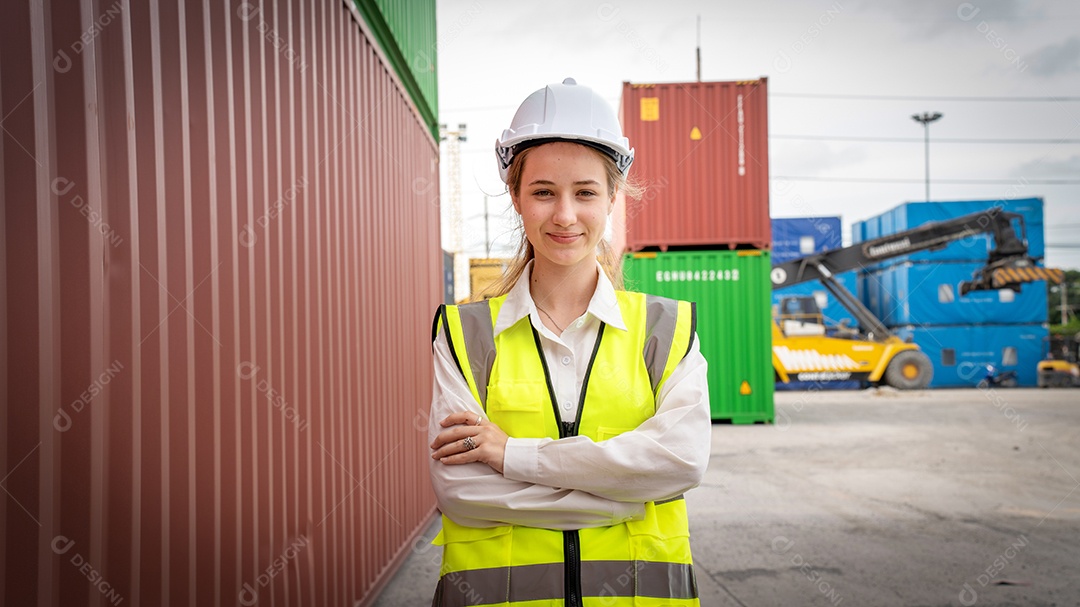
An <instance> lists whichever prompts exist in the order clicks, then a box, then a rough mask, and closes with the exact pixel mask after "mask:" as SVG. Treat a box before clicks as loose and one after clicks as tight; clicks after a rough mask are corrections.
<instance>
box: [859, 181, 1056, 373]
mask: <svg viewBox="0 0 1080 607" xmlns="http://www.w3.org/2000/svg"><path fill="white" fill-rule="evenodd" d="M994 207H999V208H1002V209H1003V210H1005V211H1007V212H1012V213H1018V214H1020V215H1021V216H1023V218H1024V224H1025V227H1026V235H1027V242H1028V255H1029V256H1031V257H1033V258H1036V259H1038V258H1041V257H1042V256H1043V254H1044V252H1045V245H1044V239H1043V202H1042V200H1041V199H1039V198H1027V199H1021V200H1003V201H993V200H986V201H954V202H923V203H906V204H903V205H900V206H898V207H896V208H894V209H892V210H890V211H887V212H885V213H883V214H881V215H878V216H876V217H872V218H870V219H868V220H866V221H862V222H858V223H856V224H854V226H853V227H852V239H853V240H854V241H855V242H862V241H865V240H870V239H873V238H879V237H882V236H888V235H891V234H895V233H897V232H902V231H905V230H910V229H912V228H915V227H918V226H920V225H924V224H926V223H929V222H933V221H943V220H946V219H953V218H956V217H961V216H964V215H968V214H971V213H976V212H979V211H985V210H987V209H990V208H994ZM992 247H993V238H992V236H991V235H989V234H981V235H977V236H972V237H967V238H962V239H959V240H957V241H954V242H952V243H950V244H949V245H947V246H946V247H944V248H942V249H941V250H938V251H921V252H918V253H914V254H911V255H905V256H902V257H897V258H895V259H890V260H887V261H885V262H883V263H880V264H877V265H875V266H872V267H870V268H868V270H867V271H866V272H863V273H862V275H861V276H860V278H859V282H860V297H861V298H862V300H863V303H864V304H866V306H867V308H869V309H870V311H871V312H873V313H874V314H875V315H876V316H877V317H878V318H880V319H881V320H882V322H884V323H885V325H886V326H888V327H889V328H890V329H892V330H893V332H894V333H896V334H897V335H899V336H900V337H902V338H905V339H909V340H911V341H913V342H914V343H916V344H918V345H919V347H920V348H921V349H922V350H923V352H925V353H926V354H927V356H929V357H930V360H931V362H932V363H933V364H934V379H933V380H932V381H931V383H930V387H937V388H940V387H963V386H973V385H975V384H976V383H978V381H979V380H980V379H982V378H983V376H984V375H985V374H986V366H987V365H993V366H994V367H995V368H996V369H997V370H998V371H1015V372H1016V373H1017V376H1018V380H1019V382H1020V385H1022V386H1034V385H1035V384H1036V373H1035V367H1036V364H1037V363H1038V361H1039V360H1040V359H1041V358H1042V354H1043V350H1044V344H1045V342H1046V339H1047V335H1048V330H1047V326H1046V322H1047V294H1046V283H1045V282H1042V281H1040V282H1033V283H1030V284H1025V285H1024V286H1023V288H1022V289H1021V291H1020V292H1019V293H1017V292H1014V291H1012V290H1011V289H1000V290H996V291H974V292H971V293H968V294H967V295H961V294H960V288H959V285H960V283H961V282H963V281H965V280H970V279H971V278H972V275H973V273H974V272H975V271H976V270H977V269H979V268H981V267H982V266H983V265H985V263H986V260H987V254H988V253H989V251H990V249H991V248H992Z"/></svg>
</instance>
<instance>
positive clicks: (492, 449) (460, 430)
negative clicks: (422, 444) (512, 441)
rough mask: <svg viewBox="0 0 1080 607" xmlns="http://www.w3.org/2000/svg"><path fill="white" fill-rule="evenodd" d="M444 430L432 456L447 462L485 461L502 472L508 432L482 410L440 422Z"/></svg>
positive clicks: (451, 415)
mask: <svg viewBox="0 0 1080 607" xmlns="http://www.w3.org/2000/svg"><path fill="white" fill-rule="evenodd" d="M439 425H441V426H442V427H443V428H446V430H443V431H442V432H440V433H439V435H438V436H436V437H435V442H433V443H431V448H432V449H434V450H435V452H434V453H432V454H431V458H432V459H437V460H439V461H440V462H442V463H444V464H468V463H471V462H483V463H485V464H487V465H489V466H491V467H492V469H494V470H495V471H496V472H499V473H500V474H501V473H502V471H503V456H504V454H505V453H506V441H507V439H508V438H509V437H508V436H507V435H506V433H505V432H503V431H502V429H500V428H499V427H498V426H496V425H495V424H493V423H492V422H491V421H489V420H487V419H485V418H484V416H482V415H480V414H478V413H472V412H469V411H460V412H458V413H452V414H450V415H448V416H446V419H444V420H442V421H441V422H439Z"/></svg>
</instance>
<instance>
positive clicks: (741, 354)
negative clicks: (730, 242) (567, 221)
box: [623, 249, 773, 424]
mask: <svg viewBox="0 0 1080 607" xmlns="http://www.w3.org/2000/svg"><path fill="white" fill-rule="evenodd" d="M771 269H772V268H771V264H770V261H769V252H768V251H761V250H756V249H754V250H744V251H687V252H670V253H631V254H627V255H626V256H625V257H624V258H623V272H624V274H625V277H626V288H627V289H629V290H631V291H641V292H643V293H651V294H653V295H662V296H664V297H671V298H673V299H683V300H688V301H693V302H695V303H697V333H698V337H699V338H700V339H701V353H702V354H704V355H705V360H707V361H708V362H709V399H710V401H711V406H712V418H713V420H714V421H724V422H731V423H734V424H751V423H755V422H769V423H771V422H772V421H773V367H772V329H771V326H770V323H771V322H772V318H771V315H770V314H771V307H770V292H771V283H770V282H769V271H770V270H771Z"/></svg>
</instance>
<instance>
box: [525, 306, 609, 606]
mask: <svg viewBox="0 0 1080 607" xmlns="http://www.w3.org/2000/svg"><path fill="white" fill-rule="evenodd" d="M606 326H607V325H606V324H605V323H603V322H601V323H600V329H599V330H598V331H597V333H596V345H595V346H593V351H592V356H591V357H590V358H589V366H588V368H587V369H586V370H585V378H584V379H583V380H582V382H581V397H580V399H579V400H578V410H577V417H576V418H575V419H574V421H573V422H564V421H562V415H561V414H560V413H559V399H558V398H556V396H555V386H554V384H552V383H551V371H550V370H549V369H548V366H547V357H545V356H544V346H543V344H541V343H540V334H539V333H538V332H537V331H536V327H533V330H532V332H533V341H535V342H536V353H537V354H538V355H539V356H540V366H541V367H543V368H544V380H545V381H546V382H547V389H548V396H549V397H550V398H551V406H552V410H553V411H554V412H555V425H556V426H558V428H559V438H567V437H569V436H577V433H578V426H580V424H581V414H582V412H583V411H584V409H585V393H586V392H588V390H589V376H590V375H592V367H593V363H594V362H596V354H597V353H598V352H599V351H600V340H601V339H603V338H604V327H606ZM563 571H564V572H565V577H564V580H563V595H564V603H563V604H564V605H566V607H581V536H580V534H579V533H578V532H577V530H573V531H563Z"/></svg>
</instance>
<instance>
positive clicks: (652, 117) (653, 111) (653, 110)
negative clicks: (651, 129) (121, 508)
mask: <svg viewBox="0 0 1080 607" xmlns="http://www.w3.org/2000/svg"><path fill="white" fill-rule="evenodd" d="M641 120H642V122H656V121H657V120H660V98H659V97H642V98H641Z"/></svg>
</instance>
